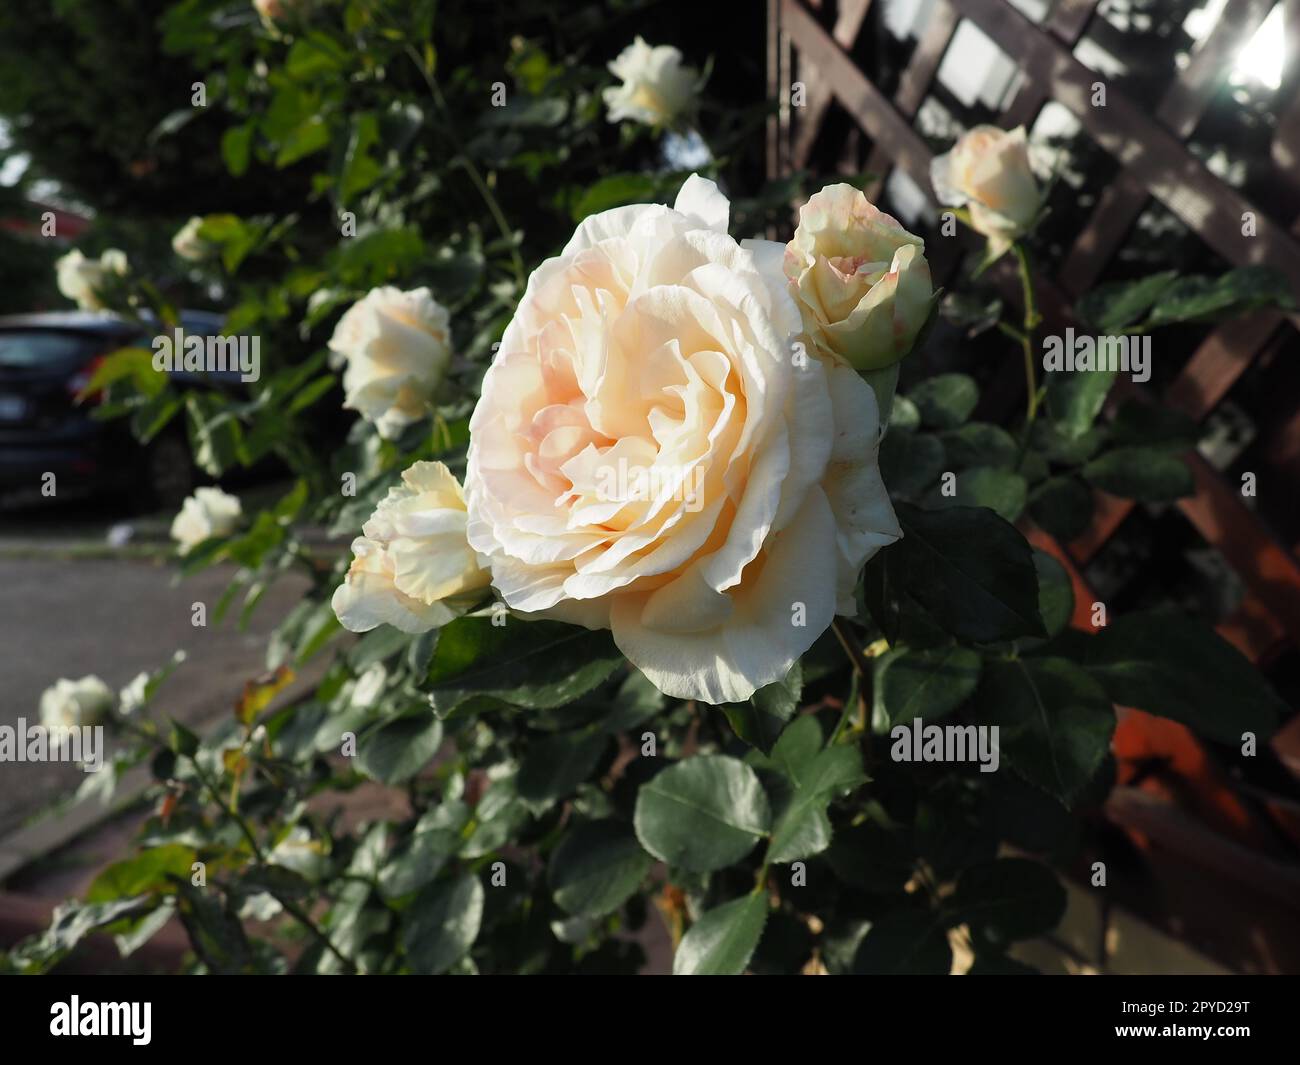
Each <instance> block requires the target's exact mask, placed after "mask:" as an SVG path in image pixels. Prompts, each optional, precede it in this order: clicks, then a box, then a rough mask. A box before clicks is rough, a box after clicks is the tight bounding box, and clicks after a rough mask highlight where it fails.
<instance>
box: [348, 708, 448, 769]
mask: <svg viewBox="0 0 1300 1065" xmlns="http://www.w3.org/2000/svg"><path fill="white" fill-rule="evenodd" d="M441 743H442V722H441V721H439V720H438V717H437V715H436V714H434V713H433V711H431V710H416V711H414V712H412V713H409V714H404V715H402V716H401V717H397V718H394V719H392V720H390V721H385V722H382V723H380V724H378V725H375V726H374V727H372V728H370V729H368V730H367V731H366V732H364V733H362V734H361V736H360V737H359V738H358V740H357V756H356V766H357V769H358V770H360V771H361V772H362V773H364V774H365V775H366V776H368V777H373V778H374V779H375V780H380V781H383V782H384V783H385V784H398V783H401V782H402V781H403V780H407V779H409V778H410V777H413V776H414V775H415V774H416V773H418V772H419V771H420V770H421V769H423V768H424V766H425V765H426V764H427V763H428V762H429V760H430V759H432V758H433V756H434V755H435V754H436V753H437V751H438V746H439V745H440V744H441Z"/></svg>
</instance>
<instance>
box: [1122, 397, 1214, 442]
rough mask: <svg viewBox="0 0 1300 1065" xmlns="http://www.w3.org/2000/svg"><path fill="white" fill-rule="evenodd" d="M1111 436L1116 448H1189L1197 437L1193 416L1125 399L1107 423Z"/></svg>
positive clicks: (1155, 404) (1136, 400)
mask: <svg viewBox="0 0 1300 1065" xmlns="http://www.w3.org/2000/svg"><path fill="white" fill-rule="evenodd" d="M1110 432H1111V439H1112V440H1113V441H1114V442H1115V445H1116V446H1117V447H1155V448H1163V449H1166V450H1170V451H1190V450H1191V449H1192V448H1194V447H1195V446H1196V442H1197V440H1199V439H1200V435H1201V430H1200V426H1199V425H1197V423H1196V419H1194V418H1191V417H1188V415H1186V414H1184V413H1183V412H1182V411H1180V410H1174V409H1173V408H1172V407H1162V406H1160V405H1159V404H1158V403H1146V402H1143V401H1142V400H1140V399H1126V400H1124V402H1123V403H1121V404H1120V406H1119V409H1118V410H1117V411H1116V412H1115V417H1114V418H1113V419H1111V423H1110Z"/></svg>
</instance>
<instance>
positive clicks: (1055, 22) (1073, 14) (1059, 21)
mask: <svg viewBox="0 0 1300 1065" xmlns="http://www.w3.org/2000/svg"><path fill="white" fill-rule="evenodd" d="M1096 6H1097V0H1061V3H1059V4H1057V6H1056V10H1055V11H1053V12H1052V13H1051V15H1049V16H1048V18H1047V24H1046V25H1047V29H1048V30H1049V31H1050V32H1051V33H1052V34H1054V35H1055V36H1056V37H1058V38H1060V39H1061V40H1062V41H1063V42H1064V43H1065V44H1066V45H1068V46H1069V47H1071V48H1073V47H1074V44H1075V42H1076V41H1078V39H1079V38H1080V37H1081V36H1082V35H1083V30H1084V27H1085V26H1087V25H1088V20H1089V19H1091V18H1092V12H1093V10H1094V9H1095V8H1096ZM1048 96H1049V94H1048V91H1047V87H1046V85H1044V84H1043V83H1042V82H1040V81H1036V80H1034V79H1033V78H1022V79H1021V81H1020V87H1019V88H1018V89H1017V90H1016V95H1015V96H1014V97H1013V98H1012V100H1011V103H1010V104H1008V105H1007V108H1006V110H1005V111H1003V113H1002V124H1003V125H1004V126H1006V127H1007V128H1008V129H1014V128H1015V127H1016V126H1028V125H1029V124H1030V123H1031V122H1033V121H1034V119H1035V118H1037V117H1038V112H1039V111H1040V110H1041V109H1042V106H1043V104H1045V103H1046V102H1047V100H1048Z"/></svg>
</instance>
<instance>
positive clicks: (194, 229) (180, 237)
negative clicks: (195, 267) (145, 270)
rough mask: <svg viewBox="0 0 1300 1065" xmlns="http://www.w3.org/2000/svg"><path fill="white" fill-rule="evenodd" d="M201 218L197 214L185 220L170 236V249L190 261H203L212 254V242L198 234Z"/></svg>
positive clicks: (201, 222)
mask: <svg viewBox="0 0 1300 1065" xmlns="http://www.w3.org/2000/svg"><path fill="white" fill-rule="evenodd" d="M202 226H203V219H202V218H199V217H198V216H197V215H196V216H195V217H193V218H191V219H190V220H189V221H188V222H186V223H185V224H184V225H183V226H181V228H180V229H178V230H177V231H176V235H175V236H174V237H172V251H174V252H175V253H176V254H177V255H178V256H179V257H180V258H182V259H185V260H187V261H188V262H192V263H199V262H203V260H204V259H207V258H209V257H210V256H211V255H212V252H213V247H212V244H211V243H210V242H208V241H206V240H204V239H203V238H202V237H201V236H199V230H200V228H202Z"/></svg>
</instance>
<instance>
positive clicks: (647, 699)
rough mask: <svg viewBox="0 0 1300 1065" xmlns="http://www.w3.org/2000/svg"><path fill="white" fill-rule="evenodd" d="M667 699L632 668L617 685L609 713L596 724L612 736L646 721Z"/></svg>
mask: <svg viewBox="0 0 1300 1065" xmlns="http://www.w3.org/2000/svg"><path fill="white" fill-rule="evenodd" d="M667 701H668V699H667V696H665V695H664V693H663V692H661V691H660V690H659V689H658V688H656V687H655V686H654V685H653V684H652V683H651V682H650V681H649V680H648V679H646V676H645V674H644V673H642V672H641V671H640V670H639V669H635V668H634V669H632V670H631V672H629V673H628V675H627V679H626V680H624V681H623V683H622V684H620V685H619V687H618V691H617V692H616V693H615V695H614V706H613V709H612V710H611V711H610V713H609V715H608V716H606V717H603V718H601V719H600V720H599V721H598V722H596V724H597V726H598V727H599V728H600V729H601V730H602V731H603V732H604V733H605V734H606V735H609V736H612V735H615V734H616V733H619V732H622V731H624V730H625V729H631V728H636V726H637V725H640V724H641V723H642V722H644V721H648V720H649V719H650V718H652V717H654V716H655V714H657V713H659V712H660V711H661V710H662V709H663V708H664V705H665V704H666V703H667Z"/></svg>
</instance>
